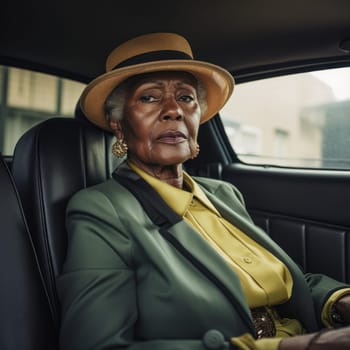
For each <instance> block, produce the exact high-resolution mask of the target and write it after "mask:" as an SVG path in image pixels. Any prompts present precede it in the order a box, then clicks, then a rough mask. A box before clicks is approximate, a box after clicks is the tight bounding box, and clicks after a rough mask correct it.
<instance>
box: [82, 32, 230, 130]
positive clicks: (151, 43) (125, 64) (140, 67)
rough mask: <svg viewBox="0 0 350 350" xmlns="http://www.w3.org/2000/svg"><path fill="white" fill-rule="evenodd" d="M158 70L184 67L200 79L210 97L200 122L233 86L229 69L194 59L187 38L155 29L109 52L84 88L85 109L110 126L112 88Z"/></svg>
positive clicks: (91, 117) (98, 122)
mask: <svg viewBox="0 0 350 350" xmlns="http://www.w3.org/2000/svg"><path fill="white" fill-rule="evenodd" d="M159 71H184V72H188V73H191V74H192V75H193V76H195V77H196V78H197V79H198V80H200V81H201V83H202V84H203V86H204V88H205V90H206V100H207V109H206V111H205V112H204V113H203V115H202V117H201V124H202V123H204V122H206V121H207V120H209V119H210V118H212V117H213V116H214V115H215V114H216V113H217V112H218V111H219V110H220V109H221V108H222V107H223V106H224V104H225V103H226V101H227V99H228V98H229V97H230V95H231V93H232V91H233V87H234V80H233V77H232V75H231V74H230V73H229V72H228V71H226V70H225V69H223V68H221V67H219V66H216V65H214V64H211V63H207V62H202V61H196V60H194V59H193V55H192V50H191V47H190V45H189V43H188V41H187V40H186V39H185V38H183V37H182V36H180V35H178V34H173V33H153V34H147V35H142V36H139V37H136V38H134V39H131V40H129V41H127V42H125V43H123V44H121V45H120V46H118V47H117V48H115V49H114V50H113V51H112V52H111V53H110V54H109V56H108V57H107V61H106V73H105V74H102V75H100V76H99V77H97V78H96V79H94V80H93V81H92V82H90V84H89V85H88V86H87V87H86V88H85V90H84V91H83V94H82V96H81V108H82V111H83V112H84V114H85V115H86V117H87V118H88V119H89V120H90V121H91V122H93V123H94V124H96V125H98V126H99V127H101V128H103V129H106V130H110V127H109V125H108V122H107V121H106V118H105V113H104V103H105V101H106V98H107V97H108V95H109V94H110V93H111V92H112V90H113V89H114V88H115V87H116V86H117V85H119V84H120V83H121V82H123V81H124V80H125V79H127V78H129V77H131V76H134V75H137V74H143V73H150V72H159Z"/></svg>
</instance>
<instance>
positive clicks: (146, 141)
mask: <svg viewBox="0 0 350 350" xmlns="http://www.w3.org/2000/svg"><path fill="white" fill-rule="evenodd" d="M196 87H197V82H196V80H195V79H194V77H193V76H191V75H190V74H188V73H185V72H157V73H149V74H146V75H143V76H140V78H139V79H138V80H136V82H134V83H133V85H132V86H131V87H130V88H129V90H128V91H127V97H126V103H125V108H124V117H123V119H122V120H121V121H120V122H118V121H111V122H110V126H111V128H112V129H113V130H114V133H115V135H116V137H117V138H124V140H125V142H126V144H127V145H128V159H130V160H131V161H133V162H134V163H135V164H136V165H137V166H138V167H139V168H141V169H142V170H144V171H145V172H146V173H148V174H150V175H152V176H154V177H156V178H158V179H160V180H162V181H165V182H167V183H169V184H171V185H173V186H176V187H179V188H182V163H183V162H185V161H186V160H188V159H190V158H193V157H195V156H196V153H197V151H196V146H197V134H198V128H199V123H200V117H201V110H200V106H199V103H198V98H197V91H196Z"/></svg>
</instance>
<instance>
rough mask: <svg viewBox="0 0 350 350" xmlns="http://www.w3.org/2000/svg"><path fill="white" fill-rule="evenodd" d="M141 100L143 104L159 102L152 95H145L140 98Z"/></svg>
mask: <svg viewBox="0 0 350 350" xmlns="http://www.w3.org/2000/svg"><path fill="white" fill-rule="evenodd" d="M140 100H141V101H142V102H154V101H157V98H156V97H155V96H152V95H143V96H141V97H140Z"/></svg>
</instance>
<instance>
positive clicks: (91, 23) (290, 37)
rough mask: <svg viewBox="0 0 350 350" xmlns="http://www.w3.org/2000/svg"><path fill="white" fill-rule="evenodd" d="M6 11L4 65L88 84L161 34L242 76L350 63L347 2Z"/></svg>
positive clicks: (63, 4)
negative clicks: (129, 45)
mask: <svg viewBox="0 0 350 350" xmlns="http://www.w3.org/2000/svg"><path fill="white" fill-rule="evenodd" d="M1 12H2V16H1V17H2V19H1V21H0V33H1V34H0V64H11V65H15V66H21V67H25V68H26V67H28V68H31V69H36V70H40V71H46V72H51V73H56V74H59V75H61V76H65V77H68V78H73V79H77V80H81V81H85V82H87V81H89V80H90V79H92V78H94V77H95V76H97V75H99V74H101V73H103V72H104V62H105V57H106V55H107V54H108V53H109V52H110V51H111V50H112V49H113V48H115V47H116V46H117V45H118V44H120V43H122V42H123V41H125V40H127V39H130V38H132V37H135V36H137V35H140V34H145V33H151V32H159V31H162V32H176V33H179V34H181V35H183V36H185V37H186V38H187V39H188V40H189V41H190V42H191V44H192V48H193V52H194V54H195V57H196V58H197V59H199V60H206V61H210V62H213V63H216V64H219V65H222V66H224V67H225V68H227V69H228V70H230V71H231V72H233V73H234V74H237V75H241V76H244V74H248V75H249V73H256V72H259V71H261V72H262V71H268V70H274V69H277V68H279V69H281V68H283V67H300V66H304V67H305V66H307V65H309V64H310V63H320V62H323V61H325V62H335V63H337V64H346V63H347V62H349V61H350V53H349V52H346V51H344V50H342V49H341V48H340V47H339V45H340V43H341V42H342V41H344V40H345V44H344V45H348V46H349V42H346V40H350V1H348V0H307V1H306V0H302V1H301V0H292V1H289V0H288V1H287V0H267V1H261V0H216V1H214V0H209V1H201V0H191V1H189V0H177V1H166V0H163V1H159V0H153V1H152V0H149V1H132V0H129V1H118V0H100V1H86V0H85V1H82V0H70V1H68V0H60V1H47V0H27V1H24V0H21V1H12V2H11V1H10V0H5V1H2V3H1ZM349 49H350V48H349Z"/></svg>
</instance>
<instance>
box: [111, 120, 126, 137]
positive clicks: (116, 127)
mask: <svg viewBox="0 0 350 350" xmlns="http://www.w3.org/2000/svg"><path fill="white" fill-rule="evenodd" d="M109 126H110V128H111V129H112V130H113V134H114V135H115V137H116V138H117V139H123V136H124V133H123V129H122V126H121V123H120V120H113V119H111V120H110V121H109Z"/></svg>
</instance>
